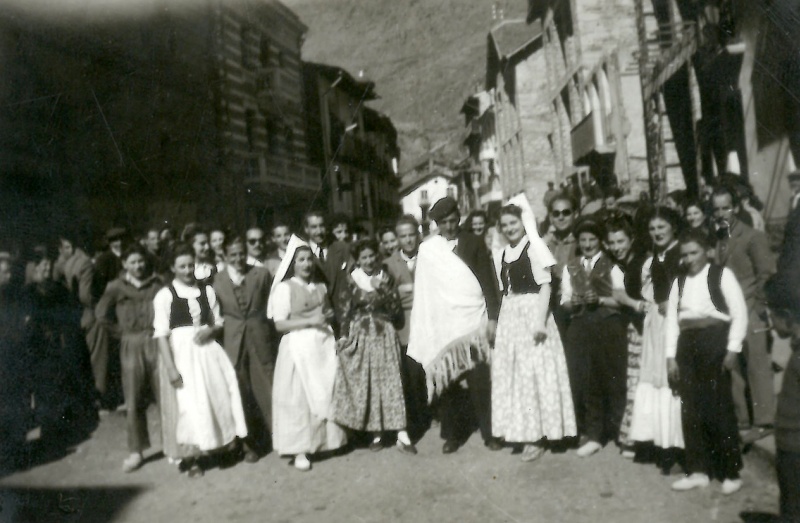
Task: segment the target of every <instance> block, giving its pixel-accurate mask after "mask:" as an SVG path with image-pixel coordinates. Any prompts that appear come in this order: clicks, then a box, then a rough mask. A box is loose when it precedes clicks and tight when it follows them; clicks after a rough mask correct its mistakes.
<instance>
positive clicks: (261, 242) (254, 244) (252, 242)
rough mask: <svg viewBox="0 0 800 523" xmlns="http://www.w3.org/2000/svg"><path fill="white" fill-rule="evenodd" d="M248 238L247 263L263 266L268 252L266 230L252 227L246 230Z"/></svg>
mask: <svg viewBox="0 0 800 523" xmlns="http://www.w3.org/2000/svg"><path fill="white" fill-rule="evenodd" d="M245 238H247V265H251V266H253V267H263V266H264V257H265V256H266V254H267V249H266V239H265V238H264V230H263V229H262V228H261V227H250V228H249V229H247V231H246V232H245Z"/></svg>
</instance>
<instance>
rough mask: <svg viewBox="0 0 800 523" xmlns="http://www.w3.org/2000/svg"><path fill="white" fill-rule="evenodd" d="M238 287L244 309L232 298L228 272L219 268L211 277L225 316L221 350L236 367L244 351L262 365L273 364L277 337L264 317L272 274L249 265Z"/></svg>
mask: <svg viewBox="0 0 800 523" xmlns="http://www.w3.org/2000/svg"><path fill="white" fill-rule="evenodd" d="M242 286H243V287H244V292H245V298H246V301H247V306H246V307H245V308H244V309H242V308H241V307H240V306H239V302H238V301H237V300H236V294H235V293H234V285H233V282H232V281H231V277H230V276H229V275H228V271H227V270H225V271H222V272H220V273H218V274H217V276H216V277H215V278H214V292H215V293H216V294H217V301H218V302H219V306H220V310H221V312H222V316H223V317H224V318H225V327H224V329H223V340H224V341H223V346H224V348H225V352H227V353H228V357H229V358H230V359H231V363H233V365H234V366H235V367H236V368H237V369H238V368H239V365H240V360H241V357H242V353H243V352H244V351H249V352H250V354H251V355H255V357H256V358H258V361H259V362H260V363H261V364H262V365H268V366H273V365H274V363H275V355H276V339H277V336H276V335H275V327H274V325H273V324H272V322H271V321H269V320H268V319H267V299H268V298H269V292H270V288H271V287H272V276H271V275H270V273H269V271H268V270H267V269H264V268H262V267H249V269H248V271H247V274H245V277H244V283H242Z"/></svg>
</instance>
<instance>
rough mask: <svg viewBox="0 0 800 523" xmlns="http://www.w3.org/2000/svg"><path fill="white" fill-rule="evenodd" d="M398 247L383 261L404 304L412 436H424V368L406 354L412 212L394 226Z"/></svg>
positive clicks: (414, 237)
mask: <svg viewBox="0 0 800 523" xmlns="http://www.w3.org/2000/svg"><path fill="white" fill-rule="evenodd" d="M395 233H396V237H397V242H398V246H399V248H398V249H397V250H395V252H394V253H393V254H392V255H391V256H389V257H388V258H386V259H385V260H383V266H384V269H385V270H386V272H388V273H389V275H390V276H391V277H392V280H394V284H395V287H396V288H397V292H398V294H399V295H400V303H401V305H402V306H403V316H404V321H403V326H402V328H401V329H399V330H398V331H397V336H398V338H400V345H401V346H402V347H403V353H404V358H403V369H402V370H403V383H404V385H405V389H406V390H405V394H406V402H407V404H408V415H409V430H410V431H411V432H412V433H413V434H412V437H417V436H421V435H422V432H424V431H425V429H426V428H427V426H428V423H429V422H430V416H429V413H428V400H427V394H426V390H425V371H424V370H423V369H422V366H421V365H420V364H419V363H418V362H416V361H415V360H414V359H413V358H410V357H408V356H407V355H405V351H406V349H407V348H408V334H409V331H410V325H411V307H412V305H413V304H414V270H415V269H416V266H417V252H418V251H419V243H420V231H419V222H417V220H416V218H414V217H413V216H411V215H405V216H402V217H401V218H400V219H399V220H398V221H397V225H396V226H395Z"/></svg>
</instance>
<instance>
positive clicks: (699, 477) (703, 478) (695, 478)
mask: <svg viewBox="0 0 800 523" xmlns="http://www.w3.org/2000/svg"><path fill="white" fill-rule="evenodd" d="M708 483H709V480H708V476H707V475H705V474H701V473H699V472H695V473H694V474H692V475H690V476H686V477H684V478H681V479H679V480H678V481H676V482H675V483H673V484H672V490H678V491H684V490H692V489H695V488H702V487H707V486H708Z"/></svg>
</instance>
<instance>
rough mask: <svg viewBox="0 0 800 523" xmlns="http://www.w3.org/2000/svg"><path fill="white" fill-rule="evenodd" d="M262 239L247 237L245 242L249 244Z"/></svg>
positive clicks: (259, 241)
mask: <svg viewBox="0 0 800 523" xmlns="http://www.w3.org/2000/svg"><path fill="white" fill-rule="evenodd" d="M262 240H263V238H247V243H249V244H250V245H255V244H257V243H261V241H262Z"/></svg>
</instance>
